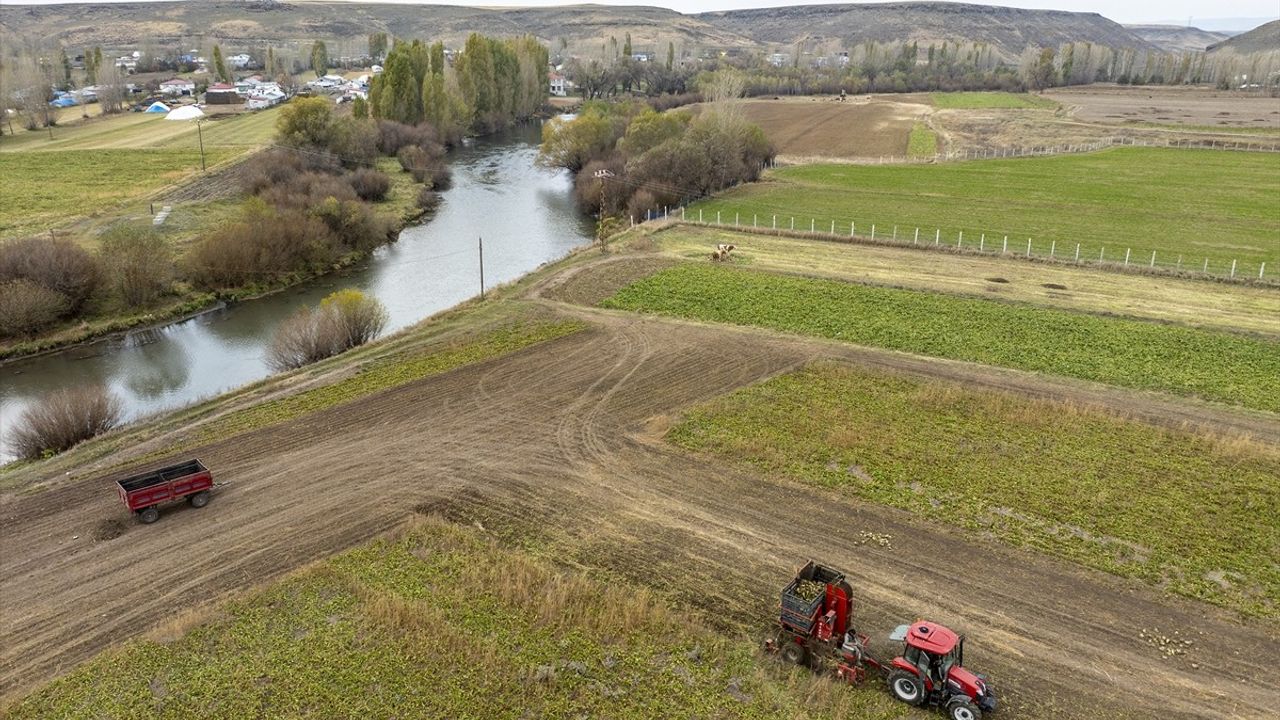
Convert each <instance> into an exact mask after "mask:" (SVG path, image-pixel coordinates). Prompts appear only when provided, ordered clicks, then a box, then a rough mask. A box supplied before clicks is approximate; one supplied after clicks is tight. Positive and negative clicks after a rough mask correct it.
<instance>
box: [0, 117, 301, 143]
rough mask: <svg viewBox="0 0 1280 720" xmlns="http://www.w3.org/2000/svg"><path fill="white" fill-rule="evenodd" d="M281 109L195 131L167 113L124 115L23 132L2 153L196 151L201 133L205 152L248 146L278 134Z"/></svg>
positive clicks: (217, 120)
mask: <svg viewBox="0 0 1280 720" xmlns="http://www.w3.org/2000/svg"><path fill="white" fill-rule="evenodd" d="M278 115H279V108H272V109H270V110H264V111H262V112H254V113H243V114H238V115H232V116H213V117H211V118H210V119H208V120H205V121H204V122H203V123H202V126H201V127H200V128H198V129H197V127H196V125H195V123H192V122H177V121H172V120H166V119H165V118H164V116H163V115H153V114H147V113H123V114H120V115H111V116H105V117H100V118H93V119H90V120H86V121H82V122H78V123H76V124H73V125H68V126H66V127H55V128H54V129H53V138H52V139H50V138H49V134H48V133H47V132H46V131H45V130H43V129H42V130H39V131H19V133H18V134H17V135H12V136H10V135H5V136H3V137H0V153H4V152H15V151H20V152H31V151H40V152H52V151H60V150H122V149H126V150H127V149H134V150H139V149H144V148H156V149H183V150H187V149H190V150H198V149H199V140H200V137H199V136H200V135H201V134H203V136H204V146H205V149H206V150H209V149H217V148H241V149H248V148H251V147H255V146H258V145H262V144H265V143H268V142H270V141H271V140H272V138H273V137H274V136H275V121H276V117H277V116H278Z"/></svg>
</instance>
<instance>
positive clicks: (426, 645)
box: [8, 519, 909, 720]
mask: <svg viewBox="0 0 1280 720" xmlns="http://www.w3.org/2000/svg"><path fill="white" fill-rule="evenodd" d="M180 629H181V628H178V630H180ZM695 647H696V648H697V649H698V653H697V654H696V655H695V657H690V653H691V652H692V651H693V649H694V648H695ZM539 668H550V669H551V671H552V672H553V673H554V675H553V676H549V677H548V679H545V680H539V679H536V678H537V673H538V671H539ZM731 685H733V686H735V687H736V688H737V689H739V691H740V692H742V693H745V696H744V697H745V700H744V699H742V698H735V697H734V696H733V695H732V694H731V693H730V691H729V688H730V686H731ZM673 708H679V709H680V712H682V713H686V714H688V716H690V717H736V718H748V719H754V718H794V719H796V720H799V719H800V718H809V717H814V718H832V719H834V718H837V717H859V718H877V719H878V718H885V719H887V718H898V717H904V716H906V715H907V713H908V712H909V710H907V709H906V708H905V706H902V705H900V704H897V703H895V702H894V701H893V700H892V699H891V698H890V696H889V694H888V693H886V692H884V691H883V689H882V688H880V687H876V686H872V685H870V684H869V685H868V687H866V688H863V689H860V690H854V689H850V688H848V687H844V686H840V685H837V684H836V683H834V682H832V681H828V680H822V679H818V678H817V677H816V676H815V675H813V674H811V673H809V672H806V671H801V670H794V671H791V672H790V673H786V672H785V671H784V670H783V669H782V667H781V666H780V665H772V664H771V665H763V664H762V663H761V662H760V661H758V660H757V658H756V654H755V647H754V643H752V642H750V641H747V640H745V639H731V638H728V637H726V636H725V635H723V634H722V633H718V632H714V631H712V630H710V629H708V628H706V627H705V626H702V625H700V624H698V622H697V620H696V619H695V618H690V617H688V616H684V615H681V614H680V613H678V612H676V611H674V610H672V609H671V608H670V607H669V606H667V605H665V604H663V603H662V602H660V601H658V600H656V599H655V598H654V597H653V596H652V595H651V594H650V593H649V592H648V591H647V590H645V589H644V588H639V587H628V586H625V585H620V584H616V583H610V584H607V585H606V584H602V583H600V582H598V581H594V580H591V579H589V578H587V576H585V575H583V574H581V573H566V572H562V571H559V570H557V569H556V568H555V567H553V566H551V565H550V564H548V563H546V562H544V561H541V560H538V559H536V558H533V557H531V556H530V555H528V554H524V553H519V552H515V551H511V550H506V549H503V548H501V547H499V546H497V545H496V544H495V543H493V542H492V541H489V540H487V539H485V538H483V537H482V536H481V535H480V533H478V532H477V531H476V530H473V529H470V528H464V527H459V526H455V525H450V524H448V523H445V522H443V521H439V520H434V519H424V520H421V521H420V522H418V523H417V524H416V525H415V527H413V528H412V529H410V530H408V531H407V532H405V533H403V534H401V535H400V536H399V537H396V538H391V539H386V540H381V541H377V542H374V543H372V544H370V545H368V546H365V547H361V548H358V549H356V550H353V551H350V552H347V553H344V554H342V555H339V556H337V557H335V558H332V559H330V560H328V561H326V562H324V563H322V564H320V565H318V566H315V567H313V568H311V569H308V570H305V571H302V572H299V573H296V574H294V575H292V576H290V577H288V578H286V579H284V580H282V581H279V582H277V583H275V584H273V585H271V586H269V587H268V588H266V589H264V590H262V591H259V592H257V593H255V594H252V595H250V596H248V597H244V598H241V599H238V600H236V601H234V602H232V603H230V604H228V605H226V606H224V607H222V608H220V610H219V612H218V613H217V614H216V615H215V616H214V619H212V620H210V621H208V622H206V623H204V624H201V625H198V626H196V627H195V628H194V629H192V630H190V631H189V632H187V633H185V634H181V636H180V637H177V638H164V639H163V640H160V641H157V640H140V641H134V642H131V643H129V644H127V645H126V646H125V647H124V648H123V649H122V650H119V651H115V652H109V653H107V654H105V655H103V656H100V657H98V658H96V659H94V660H92V661H90V662H89V663H87V664H86V665H84V666H82V667H81V668H79V669H77V670H75V671H74V672H72V673H71V674H70V675H68V676H66V677H64V678H62V679H59V680H57V681H55V682H53V683H52V684H50V685H48V686H47V687H45V688H43V689H41V690H39V691H37V692H36V693H35V694H33V695H32V696H30V697H28V698H27V699H26V700H24V701H23V702H22V703H20V704H19V705H17V706H16V707H15V708H13V709H12V711H11V713H10V714H9V715H8V717H10V718H13V720H21V719H25V718H53V717H57V718H69V719H70V718H101V717H110V718H117V719H123V718H190V717H199V718H235V719H239V718H248V717H272V718H302V717H308V718H335V719H336V718H391V717H401V718H486V719H487V718H510V719H511V720H515V719H516V718H529V717H539V718H553V717H554V718H573V717H616V718H661V717H669V716H670V715H671V713H672V711H673Z"/></svg>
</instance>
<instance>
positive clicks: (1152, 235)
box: [692, 148, 1280, 279]
mask: <svg viewBox="0 0 1280 720" xmlns="http://www.w3.org/2000/svg"><path fill="white" fill-rule="evenodd" d="M1276 198H1280V155H1275V154H1271V153H1239V152H1224V151H1214V150H1178V149H1155V148H1115V149H1112V150H1107V151H1103V152H1097V153H1090V154H1083V155H1060V156H1056V157H1040V158H1019V159H1014V160H978V161H972V162H955V163H940V164H934V165H902V166H857V165H805V166H797V167H789V168H783V169H779V170H776V171H774V172H771V173H769V174H768V175H767V176H766V179H765V182H760V183H753V184H750V185H744V186H740V187H738V188H736V189H734V190H730V191H728V192H726V193H724V194H722V195H720V196H718V197H717V198H715V199H713V200H708V201H705V202H701V203H699V204H697V205H695V206H694V207H693V208H692V210H693V211H694V213H695V214H696V212H697V211H698V210H699V209H701V210H703V211H704V213H706V215H705V216H706V217H708V218H712V219H714V217H715V213H716V211H721V212H722V213H723V214H724V217H727V218H733V217H734V214H735V213H739V214H740V215H741V217H743V218H748V219H750V218H752V217H753V215H755V216H758V218H759V221H760V223H761V224H763V225H766V226H768V225H769V224H771V222H772V216H774V215H777V216H778V226H779V227H789V224H790V218H793V217H794V218H795V222H796V228H797V229H801V228H803V229H806V230H807V229H808V228H809V226H810V219H811V218H812V219H816V226H817V227H818V228H819V229H828V230H829V229H830V223H831V221H833V220H834V221H835V222H836V225H837V232H841V233H844V234H847V233H848V232H849V224H850V223H851V222H854V223H857V226H858V230H859V232H860V233H861V234H866V233H868V232H869V231H870V228H871V226H872V225H873V224H875V225H876V226H877V227H878V229H879V233H878V235H879V236H881V237H883V236H887V235H888V234H889V232H890V229H891V228H893V227H895V226H896V227H897V228H898V232H899V238H907V239H908V240H910V239H911V238H913V237H914V230H915V228H917V227H919V228H920V229H921V242H934V239H935V232H936V231H937V230H941V231H942V232H941V235H942V238H941V242H943V243H946V244H950V245H955V244H956V243H957V240H958V238H959V233H960V232H963V233H964V243H965V244H966V246H968V247H977V245H978V244H979V240H980V238H981V237H982V236H983V235H984V234H985V236H986V249H987V250H988V251H990V250H993V249H995V250H999V249H1000V246H1001V243H1002V242H1003V238H1004V237H1005V236H1008V238H1009V247H1010V251H1011V252H1017V253H1019V254H1022V253H1024V252H1025V251H1026V245H1027V240H1028V239H1029V238H1030V239H1031V240H1032V241H1033V252H1034V253H1035V254H1037V255H1048V254H1049V252H1050V250H1051V244H1053V245H1054V248H1053V249H1054V251H1055V254H1056V256H1057V257H1066V258H1070V257H1073V256H1074V254H1075V246H1076V244H1077V243H1079V244H1080V246H1081V258H1082V259H1088V260H1097V259H1098V258H1099V256H1100V254H1102V252H1103V251H1104V249H1105V257H1106V259H1107V260H1111V261H1123V260H1124V256H1125V250H1126V248H1131V249H1132V251H1133V252H1132V258H1131V260H1132V262H1133V263H1134V264H1139V265H1147V264H1149V262H1150V260H1151V253H1152V252H1153V251H1155V252H1156V254H1157V256H1156V263H1157V264H1158V265H1164V266H1169V265H1175V264H1176V263H1177V261H1178V259H1179V258H1180V257H1181V259H1182V267H1184V268H1192V269H1196V270H1200V269H1202V268H1203V265H1204V261H1205V259H1206V258H1207V259H1208V260H1209V269H1210V271H1211V272H1217V273H1219V274H1221V273H1225V272H1229V270H1230V266H1231V262H1232V260H1237V261H1238V265H1237V272H1238V273H1239V274H1241V275H1244V276H1248V277H1256V276H1257V275H1258V272H1259V264H1260V263H1262V262H1266V263H1267V265H1268V268H1267V273H1268V276H1269V277H1271V278H1273V279H1274V278H1276V277H1280V202H1277V201H1276Z"/></svg>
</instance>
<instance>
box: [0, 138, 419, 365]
mask: <svg viewBox="0 0 1280 720" xmlns="http://www.w3.org/2000/svg"><path fill="white" fill-rule="evenodd" d="M378 169H379V170H381V171H383V172H384V173H386V174H387V177H388V178H390V180H391V188H390V190H389V191H388V192H387V197H386V199H384V200H383V201H381V202H379V203H376V204H375V205H374V207H375V208H376V209H377V210H378V212H379V214H380V215H382V216H383V217H386V218H388V219H389V221H390V222H391V223H392V226H393V232H394V234H395V237H394V238H393V239H392V240H390V241H389V242H392V243H394V242H395V241H396V240H397V239H399V235H400V233H401V232H402V231H403V230H404V228H406V227H410V226H412V225H414V224H416V223H419V222H422V221H423V218H425V217H426V216H427V215H428V213H429V212H430V211H429V210H428V209H424V208H422V207H419V206H418V202H417V193H418V190H419V189H420V188H421V187H422V185H420V184H419V183H416V182H414V181H413V178H412V176H410V175H409V173H407V172H404V171H402V170H401V168H400V166H399V164H398V163H397V162H396V161H395V160H394V159H393V158H380V159H379V161H378ZM225 219H226V218H225V217H222V216H221V215H219V216H215V217H212V218H207V219H206V220H205V221H204V223H203V224H204V225H206V226H212V225H216V224H217V223H218V222H222V221H224V220H225ZM369 255H370V253H359V252H357V253H349V254H347V255H345V256H343V257H342V258H341V259H339V261H338V262H336V263H334V264H332V265H330V266H329V267H327V268H325V269H323V270H320V271H312V272H307V271H299V272H297V273H294V274H291V275H288V276H284V277H281V278H278V279H277V280H276V281H274V282H269V283H254V284H251V285H246V286H240V287H234V288H221V289H219V290H217V291H212V292H209V291H200V290H196V289H195V288H193V287H191V286H190V285H187V284H185V283H181V284H179V286H180V287H181V288H183V290H182V291H181V292H180V293H178V294H177V295H176V296H171V297H169V298H167V299H166V300H164V301H162V302H161V303H159V304H157V305H156V306H153V307H149V308H145V309H142V310H140V311H137V312H132V313H129V314H125V315H120V314H116V313H109V314H104V315H102V316H99V317H89V318H76V319H73V320H70V321H68V322H66V323H64V324H62V325H61V326H59V327H55V328H52V329H50V330H48V331H46V332H43V333H40V334H39V335H37V336H35V337H33V338H10V339H6V340H4V341H0V367H3V366H4V365H6V364H9V363H12V362H15V361H18V360H25V359H30V358H35V357H39V356H41V355H45V354H48V353H52V352H58V351H60V350H66V349H69V348H73V347H76V346H81V345H87V344H92V343H96V342H101V341H103V340H108V339H111V338H115V337H119V336H121V335H123V334H126V333H129V332H135V331H138V330H148V329H158V328H162V327H164V326H166V325H171V324H174V323H180V322H184V321H186V320H190V319H192V318H195V317H198V316H200V315H202V314H204V313H206V312H210V311H213V310H217V309H219V308H220V307H222V306H225V305H227V304H230V303H237V302H245V301H249V300H258V299H261V298H264V297H267V296H269V295H273V294H275V293H279V292H282V291H285V290H289V289H291V288H294V287H297V286H299V285H304V284H306V283H309V282H313V281H315V280H317V279H320V278H323V277H326V276H329V275H333V274H335V273H340V272H342V271H343V270H347V269H350V268H351V267H352V266H355V265H357V264H359V263H360V262H361V261H363V260H366V259H367V258H368V257H369Z"/></svg>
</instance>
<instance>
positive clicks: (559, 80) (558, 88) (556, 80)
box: [548, 73, 569, 97]
mask: <svg viewBox="0 0 1280 720" xmlns="http://www.w3.org/2000/svg"><path fill="white" fill-rule="evenodd" d="M548 80H549V81H550V85H551V94H552V95H555V96H556V97H564V96H565V95H568V94H569V89H568V86H567V83H568V81H567V80H566V79H565V77H564V76H563V75H561V74H560V73H551V74H550V75H549V76H548Z"/></svg>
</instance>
